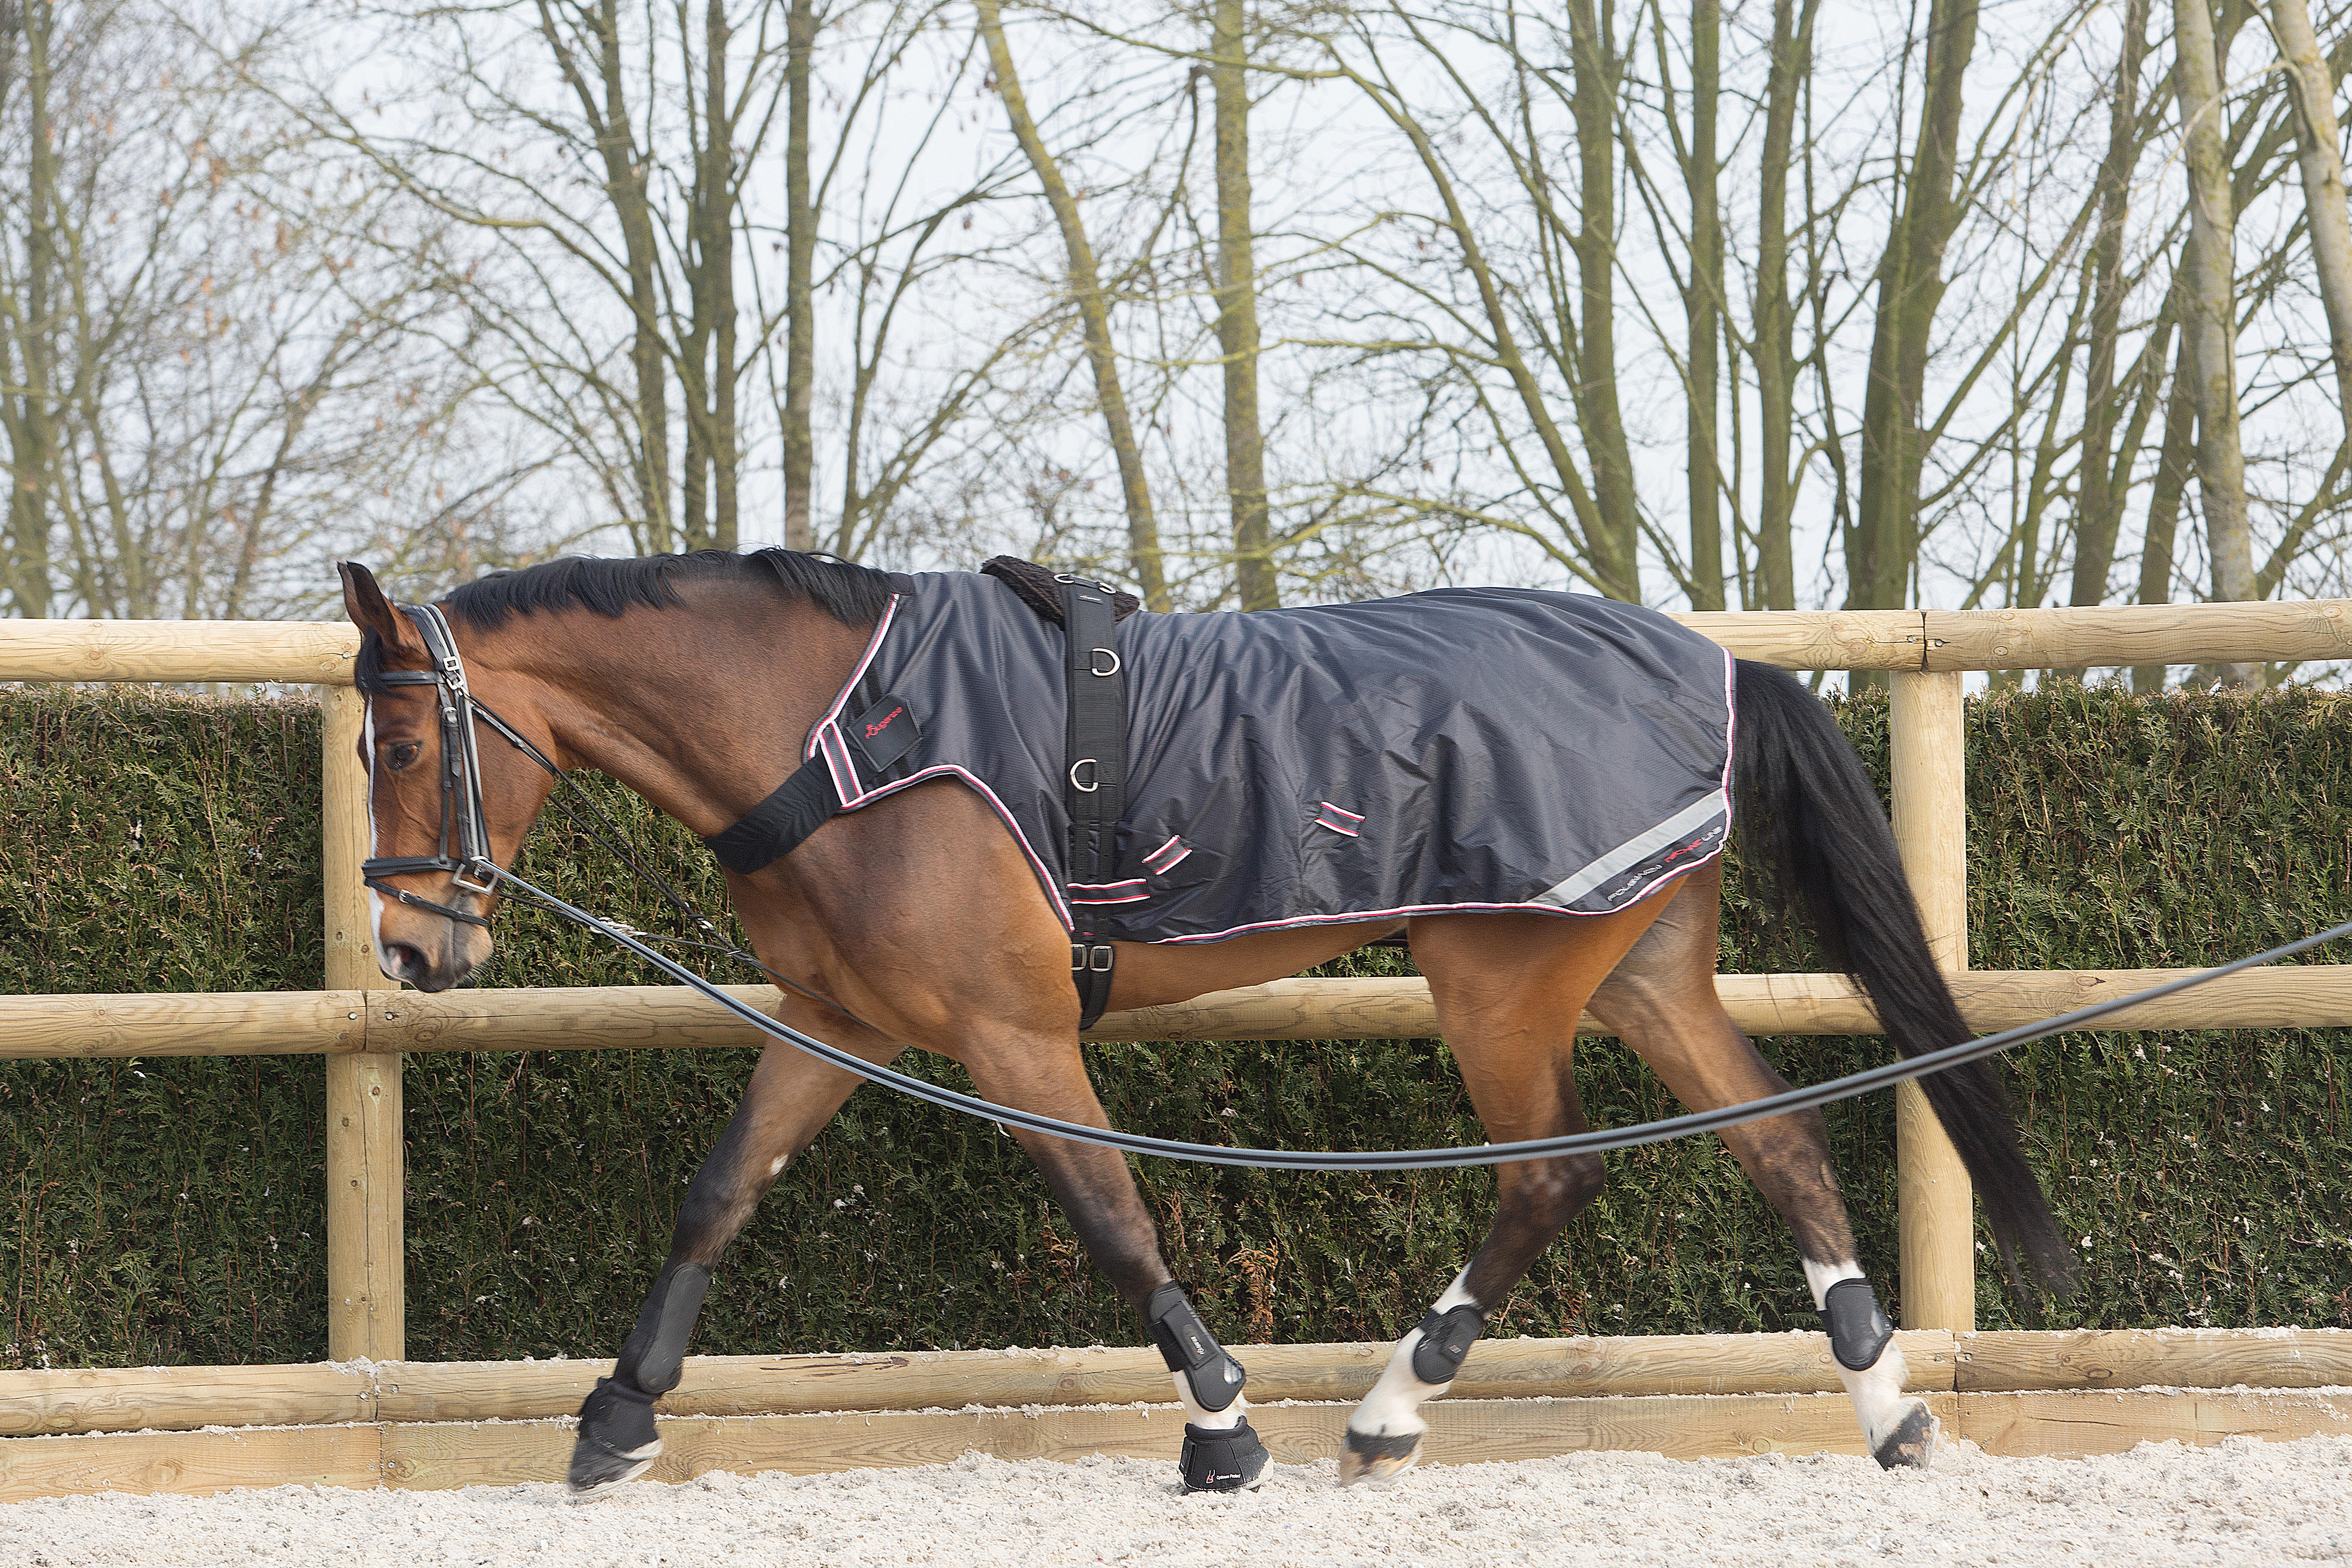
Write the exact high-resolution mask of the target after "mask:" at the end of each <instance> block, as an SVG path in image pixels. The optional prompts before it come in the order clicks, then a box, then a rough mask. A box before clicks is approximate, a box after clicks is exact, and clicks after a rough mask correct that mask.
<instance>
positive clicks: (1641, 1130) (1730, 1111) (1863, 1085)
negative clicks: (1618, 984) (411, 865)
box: [488, 867, 2352, 1171]
mask: <svg viewBox="0 0 2352 1568" xmlns="http://www.w3.org/2000/svg"><path fill="white" fill-rule="evenodd" d="M488 870H489V873H490V874H491V875H493V876H495V878H496V879H497V880H498V881H499V882H502V883H506V884H509V885H511V886H513V887H515V888H517V889H520V890H521V891H522V892H524V893H526V894H528V895H530V898H531V900H533V901H535V902H536V903H537V904H538V905H539V907H540V908H541V909H544V910H550V911H551V912H553V913H555V914H559V915H562V917H563V918H564V919H565V920H568V921H572V923H573V924H575V925H580V926H584V927H586V928H587V929H588V930H590V931H599V932H602V933H603V934H604V936H606V937H608V938H610V939H611V940H612V941H613V942H614V943H616V944H618V945H619V946H621V947H624V948H626V949H627V950H628V951H629V952H634V953H635V954H636V955H637V956H638V957H640V958H642V959H644V960H645V961H646V963H650V964H652V965H653V966H654V967H655V968H656V969H659V970H660V971H661V972H662V973H665V974H667V975H669V976H670V977H671V978H672V979H674V980H677V981H678V982H680V983H681V984H686V985H690V986H692V987H693V988H694V989H695V990H697V991H699V992H700V993H702V994H704V995H705V996H708V997H709V998H710V1000H712V1001H713V1002H716V1003H718V1004H719V1005H720V1006H722V1007H725V1008H726V1009H727V1010H728V1011H729V1012H730V1013H733V1014H734V1015H735V1016H738V1017H740V1018H741V1019H742V1020H743V1021H744V1022H746V1023H748V1024H750V1025H751V1026H753V1027H754V1028H757V1029H759V1030H761V1032H762V1033H764V1034H767V1035H769V1036H771V1037H774V1038H776V1039H779V1040H782V1041H783V1042H785V1043H786V1044H787V1045H792V1046H797V1047H799V1048H801V1049H802V1050H803V1051H806V1052H807V1053H808V1054H809V1055H811V1056H813V1057H815V1058H818V1059H820V1060H822V1061H826V1062H830V1063H832V1064H833V1065H834V1066H835V1067H837V1068H842V1069H844V1070H845V1071H847V1072H853V1073H856V1075H857V1076H858V1077H860V1078H862V1079H866V1080H867V1081H868V1082H871V1083H878V1084H884V1085H887V1086H888V1087H889V1088H892V1089H897V1090H898V1091H899V1092H900V1093H902V1094H906V1095H908V1096H911V1097H912V1098H914V1099H916V1100H924V1101H926V1102H928V1103H929V1104H932V1105H936V1106H939V1107H940V1108H941V1109H943V1110H960V1111H962V1112H963V1113H964V1114H965V1115H967V1116H976V1117H979V1118H980V1119H981V1120H982V1121H995V1122H1001V1123H1003V1124H1004V1125H1006V1126H1010V1127H1024V1128H1027V1129H1028V1130H1029V1131H1032V1132H1043V1133H1045V1134H1047V1135H1049V1136H1052V1137H1055V1138H1066V1139H1068V1140H1069V1141H1070V1142H1074V1143H1092V1144H1094V1145H1096V1146H1097V1147H1099V1148H1104V1149H1117V1150H1119V1151H1121V1152H1125V1153H1129V1154H1156V1155H1159V1156H1160V1157H1161V1158H1162V1159H1169V1160H1188V1161H1191V1162H1192V1163H1196V1164H1202V1165H1241V1166H1246V1167H1250V1168H1254V1169H1258V1170H1286V1171H1439V1170H1448V1169H1453V1168H1456V1167H1459V1166H1464V1165H1504V1164H1510V1163H1514V1162H1517V1161H1520V1160H1551V1159H1557V1158H1559V1156H1561V1155H1563V1154H1605V1153H1610V1152H1614V1151H1616V1150H1620V1149H1636V1148H1640V1147H1642V1146H1643V1145H1644V1144H1648V1143H1664V1142H1671V1141H1673V1140H1675V1139H1676V1138H1688V1137H1691V1136H1693V1135H1695V1134H1696V1133H1701V1132H1716V1131H1721V1130H1722V1129H1724V1128H1726V1127H1737V1126H1738V1125H1739V1124H1740V1123H1741V1122H1743V1121H1762V1120H1763V1119H1764V1118H1766V1117H1768V1116H1781V1115H1785V1114H1786V1113H1788V1112H1789V1111H1791V1110H1811V1109H1812V1108H1813V1107H1815V1106H1818V1105H1827V1104H1829V1103H1830V1102H1831V1101H1832V1100H1851V1099H1853V1098H1854V1097H1855V1096H1857V1095H1863V1094H1868V1093H1869V1092H1871V1091H1872V1090H1873V1089H1885V1088H1886V1087H1888V1086H1889V1085H1892V1084H1896V1083H1900V1082H1902V1081H1903V1080H1904V1079H1916V1078H1924V1077H1926V1076H1927V1074H1929V1073H1934V1072H1941V1071H1942V1070H1944V1069H1945V1068H1955V1067H1958V1066H1961V1065H1962V1064H1963V1063H1967V1062H1972V1061H1979V1060H1981V1059H1983V1058H1986V1057H1991V1056H1997V1055H1999V1054H2000V1052H2002V1051H2005V1050H2007V1049H2009V1048H2010V1047H2011V1046H2021V1045H2024V1044H2026V1043H2028V1042H2029V1041H2032V1040H2038V1039H2041V1038H2042V1037H2044V1036H2046V1035H2055V1034H2061V1033H2063V1032H2064V1031H2066V1030H2068V1029H2079V1028H2082V1027H2084V1026H2086V1025H2088V1024H2090V1023H2092V1022H2094V1021H2095V1020H2096V1019H2100V1018H2104V1017H2106V1016H2109V1015H2111V1014H2115V1013H2119V1012H2121V1011H2123V1010H2124V1009H2125V1008H2126V1007H2132V1006H2137V1005H2139V1004H2140V1003H2142V1002H2153V1001H2155V1000H2156V999H2157V998H2158V997H2161V996H2170V995H2172V994H2175V993H2177V992H2181V991H2186V990H2188V989H2189V987H2191V986H2194V985H2202V984H2205V983H2206V982H2207V981H2210V980H2219V979H2221V977H2222V976H2223V975H2227V974H2235V973H2238V972H2239V971H2241V970H2244V969H2252V968H2254V967H2255V966H2257V965H2259V964H2264V963H2273V962H2274V961H2276V960H2278V959H2282V958H2292V957H2294V955H2295V954H2296V953H2299V952H2309V951H2311V950H2312V949H2313V948H2315V947H2320V946H2324V945H2326V943H2328V942H2335V941H2336V940H2337V939H2339V938H2341V937H2346V936H2352V921H2345V922H2344V923H2343V924H2341V925H2335V926H2330V927H2328V928H2327V929H2326V931H2320V932H2318V933H2316V934H2315V935H2312V936H2306V937H2303V938H2300V939H2299V940H2297V941H2294V942H2286V943H2284V944H2283V945H2281V946H2278V947H2274V948H2272V949H2271V950H2270V951H2268V952H2257V953H2255V954H2253V955H2252V956H2251V957H2247V958H2241V959H2237V960H2235V961H2234V962H2232V963H2224V964H2221V965H2218V966H2216V967H2215V968H2212V969H2200V970H2199V971H2198V972H2197V973H2194V974H2184V975H2182V976H2180V977H2179V979H2177V980H2168V981H2166V982H2165V983H2164V984H2161V985H2151V986H2149V987H2148V988H2147V990H2145V991H2136V992H2134V993H2132V994H2130V995H2128V996H2117V997H2115V998H2114V999H2112V1000H2110V1001H2105V1002H2097V1003H2094V1004H2093V1005H2090V1006H2088V1007H2078V1008H2076V1009H2075V1010H2074V1011H2073V1012H2071V1013H2061V1014H2059V1015H2058V1016H2055V1017H2053V1018H2044V1019H2043V1020H2042V1021H2041V1022H2040V1023H2038V1024H2021V1025H2020V1026H2017V1027H2016V1028H2013V1029H2003V1030H2001V1031H2000V1033H1999V1034H1996V1035H1986V1036H1984V1037H1981V1038H1979V1039H1974V1040H1963V1041H1961V1042H1960V1043H1959V1044H1958V1045H1956V1046H1947V1047H1944V1048H1943V1049H1941V1050H1937V1051H1930V1052H1928V1053H1927V1054H1926V1055H1925V1056H1917V1057H1911V1058H1906V1059H1905V1060H1902V1061H1895V1062H1888V1063H1886V1064H1885V1065H1884V1066H1882V1067H1874V1068H1864V1070H1863V1071H1861V1072H1857V1073H1848V1074H1847V1075H1846V1076H1845V1077H1843V1078H1835V1079H1830V1080H1829V1081H1828V1082H1826V1083H1817V1084H1814V1085H1813V1086H1812V1087H1811V1088H1810V1089H1790V1090H1789V1091H1788V1092H1786V1093H1785V1094H1776V1095H1772V1096H1769V1097H1768V1098H1766V1099H1763V1100H1748V1101H1747V1102H1745V1103H1744V1104H1740V1105H1727V1106H1724V1107H1721V1108H1720V1109H1718V1110H1700V1111H1694V1112H1692V1113H1690V1114H1689V1115H1686V1116H1670V1117H1667V1118H1666V1119H1664V1121H1645V1122H1643V1123H1642V1124H1641V1125H1640V1126H1637V1127H1626V1128H1622V1129H1607V1128H1604V1129H1601V1130H1599V1131H1591V1132H1573V1133H1570V1134H1568V1135H1566V1136H1564V1137H1559V1138H1531V1139H1528V1140H1526V1141H1525V1142H1517V1143H1481V1144H1478V1145H1475V1146H1474V1147H1470V1148H1462V1149H1395V1150H1355V1151H1346V1152H1339V1153H1322V1152H1316V1151H1314V1150H1302V1149H1236V1148H1228V1147H1223V1146H1221V1145H1219V1144H1214V1143H1186V1142H1181V1141H1179V1140H1175V1139H1170V1138H1152V1137H1148V1136H1145V1135H1143V1134H1141V1133H1134V1132H1121V1131H1117V1130H1115V1129H1105V1128H1100V1127H1087V1126H1085V1125H1082V1124H1081V1123H1078V1122H1075V1121H1060V1120H1058V1119H1057V1118H1055V1117H1051V1116H1040V1115H1038V1114H1036V1113H1035V1112H1034V1111H1028V1110H1019V1109H1017V1108H1015V1107H1013V1106H1009V1105H997V1104H994V1103H992V1102H991V1101H989V1100H982V1099H981V1098H979V1097H978V1096H977V1095H970V1094H959V1093H957V1092H956V1091H955V1090H954V1089H941V1088H940V1087H939V1086H938V1085H937V1084H929V1083H925V1082H924V1081H923V1080H922V1079H919V1078H913V1077H909V1076H908V1074H906V1073H902V1072H898V1071H894V1070H893V1069H891V1068H886V1067H877V1066H876V1065H875V1064H873V1063H872V1062H869V1061H866V1060H865V1059H863V1058H859V1057H855V1056H852V1055H851V1054H850V1053H848V1052H847V1051H845V1050H842V1049H841V1048H840V1047H836V1046H829V1045H826V1044H825V1043H824V1041H823V1040H820V1039H817V1038H815V1037H812V1036H809V1035H804V1034H803V1033H801V1032H800V1031H799V1030H798V1029H795V1028H793V1026H791V1025H789V1024H786V1023H784V1022H782V1020H781V1019H776V1018H771V1017H769V1016H767V1015H766V1014H765V1013H762V1012H761V1011H760V1010H759V1009H758V1008H756V1007H754V1006H752V1005H751V1004H750V1003H748V1002H743V1001H740V1000H738V999H737V998H735V997H733V996H730V995H729V994H727V993H726V992H724V991H722V990H720V989H719V987H718V986H716V985H714V984H711V983H710V982H709V981H708V980H705V979H704V978H703V977H702V976H700V975H699V974H697V973H694V972H693V971H692V970H690V969H688V968H687V967H686V966H685V965H684V964H682V963H677V961H676V960H674V959H672V958H670V957H669V956H668V955H667V954H666V953H662V952H656V950H655V949H653V948H652V947H650V946H648V945H646V943H645V942H642V941H640V940H638V939H637V938H636V937H635V936H632V935H631V934H629V933H628V932H626V931H621V930H619V929H617V928H616V927H614V926H613V925H611V924H610V923H608V922H606V921H602V920H600V919H598V918H597V917H596V916H594V915H592V914H590V913H588V911H586V910H583V909H580V908H578V907H576V906H574V905H572V904H568V903H566V902H564V901H563V900H562V899H559V898H557V897H556V896H555V895H554V894H552V893H550V892H547V891H545V890H544V889H541V888H538V887H536V886H534V885H532V884H531V883H530V882H527V881H525V880H523V879H521V878H520V877H518V876H516V875H515V874H514V873H513V872H511V871H509V870H505V869H503V868H498V867H491V868H488ZM762 967H764V966H762Z"/></svg>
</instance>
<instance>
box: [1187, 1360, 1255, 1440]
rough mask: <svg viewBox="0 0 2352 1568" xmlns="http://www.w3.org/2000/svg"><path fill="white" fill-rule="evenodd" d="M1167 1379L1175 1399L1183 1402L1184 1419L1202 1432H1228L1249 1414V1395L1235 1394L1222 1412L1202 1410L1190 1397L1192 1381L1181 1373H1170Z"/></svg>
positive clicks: (1197, 1401)
mask: <svg viewBox="0 0 2352 1568" xmlns="http://www.w3.org/2000/svg"><path fill="white" fill-rule="evenodd" d="M1168 1375H1169V1377H1170V1379H1171V1381H1173V1382H1174V1383H1175V1384H1176V1397H1177V1398H1179V1399H1181V1400H1182V1401H1183V1402H1184V1419H1185V1420H1186V1421H1187V1422H1189V1423H1191V1424H1192V1426H1198V1427H1199V1428H1200V1429H1201V1430H1202V1431H1203V1432H1230V1431H1232V1430H1233V1429H1234V1427H1236V1426H1240V1425H1241V1424H1242V1418H1243V1417H1244V1415H1247V1414H1248V1413H1249V1395H1247V1394H1234V1402H1233V1403H1232V1404H1231V1405H1226V1406H1225V1407H1224V1408H1223V1410H1204V1409H1202V1407H1201V1402H1200V1401H1199V1400H1197V1399H1195V1398H1193V1397H1192V1378H1191V1377H1190V1376H1189V1375H1188V1374H1186V1373H1181V1372H1171V1373H1169V1374H1168Z"/></svg>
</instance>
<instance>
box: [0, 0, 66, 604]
mask: <svg viewBox="0 0 2352 1568" xmlns="http://www.w3.org/2000/svg"><path fill="white" fill-rule="evenodd" d="M20 15H21V16H22V18H23V25H24V29H25V34H24V37H25V71H26V82H25V89H26V116H27V119H26V130H27V132H29V134H30V136H31V140H32V145H31V146H30V147H29V148H27V149H26V167H27V173H28V175H29V178H28V179H27V181H26V184H27V186H28V189H27V190H26V193H25V196H26V202H25V223H26V230H25V317H24V320H22V321H19V322H17V323H16V332H17V344H18V353H19V354H20V355H21V356H22V363H23V366H24V375H25V386H24V391H23V393H22V395H21V396H20V399H19V401H18V403H17V408H18V410H19V412H18V415H17V417H16V420H14V421H13V424H14V425H15V426H16V428H15V429H14V430H13V431H12V432H11V434H12V435H13V436H14V437H15V440H14V441H13V442H12V450H11V452H10V454H9V457H10V468H11V473H10V475H9V478H10V479H11V481H12V483H11V484H10V486H9V491H8V544H9V555H10V557H11V559H10V561H9V563H8V564H9V568H10V574H11V576H12V578H13V579H14V581H13V584H12V587H13V590H14V592H13V593H12V595H11V599H12V601H13V604H12V607H13V608H14V609H15V610H16V614H18V615H19V616H25V617H26V618H27V619H30V620H40V619H44V618H46V617H47V615H48V613H49V521H50V518H49V511H50V499H51V497H50V487H51V485H53V484H54V483H55V482H56V479H57V405H56V403H55V400H54V395H53V394H54V389H53V387H52V385H51V383H52V382H53V381H54V380H55V378H56V374H57V367H56V364H55V363H54V361H55V352H54V351H55V344H56V337H55V333H56V322H54V321H52V320H51V319H50V317H51V313H52V312H51V307H50V299H49V291H50V285H51V283H52V282H53V281H54V279H53V278H52V274H53V273H54V272H55V271H56V268H57V236H56V234H55V233H54V231H53V229H52V225H53V223H54V222H55V219H56V216H57V213H56V208H57V168H58V159H57V147H56V144H55V142H53V141H52V138H53V137H54V135H55V134H56V129H55V127H54V126H53V125H52V124H51V123H50V117H49V43H50V40H51V38H52V37H54V35H55V33H56V29H57V14H56V11H55V10H54V8H53V7H52V5H51V4H50V0H25V5H24V6H23V9H22V11H21V12H20Z"/></svg>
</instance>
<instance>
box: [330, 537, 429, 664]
mask: <svg viewBox="0 0 2352 1568" xmlns="http://www.w3.org/2000/svg"><path fill="white" fill-rule="evenodd" d="M335 570H336V571H337V572H338V573H340V574H341V576H342V579H343V614H345V615H347V616H351V618H352V625H353V626H359V627H362V628H363V629H365V630H367V631H372V632H373V633H374V634H375V635H376V636H377V637H381V638H383V644H384V647H385V648H386V649H387V650H388V651H394V652H398V653H404V654H408V655H410V656H412V657H414V658H420V659H421V658H424V657H425V642H424V639H423V638H421V637H418V636H417V635H416V627H415V625H414V624H412V623H411V622H410V620H409V618H408V617H407V616H404V615H402V614H401V613H400V612H399V611H398V610H396V609H394V608H393V605H392V601H391V600H390V599H387V598H385V597H384V595H383V589H382V588H379V587H377V586H376V582H375V574H373V573H372V572H370V571H369V570H368V569H367V568H366V567H364V566H362V565H361V564H360V563H358V562H356V561H343V562H339V563H336V566H335Z"/></svg>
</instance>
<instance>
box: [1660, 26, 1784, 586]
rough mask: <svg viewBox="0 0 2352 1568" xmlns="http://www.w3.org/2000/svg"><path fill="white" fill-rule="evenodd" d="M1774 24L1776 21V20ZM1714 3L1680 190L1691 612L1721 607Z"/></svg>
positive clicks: (1695, 77) (1718, 40) (1703, 32)
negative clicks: (1686, 249)
mask: <svg viewBox="0 0 2352 1568" xmlns="http://www.w3.org/2000/svg"><path fill="white" fill-rule="evenodd" d="M1775 19H1776V20H1777V17H1776V18H1775ZM1722 35H1723V6H1722V3H1721V0H1694V4H1693V5H1692V7H1691V140H1690V155H1689V160H1688V163H1687V165H1686V167H1685V173H1684V181H1683V183H1684V184H1685V187H1686V188H1687V189H1688V190H1689V193H1690V212H1691V261H1690V268H1691V270H1690V289H1689V292H1688V293H1687V294H1685V296H1684V299H1683V320H1684V322H1685V326H1686V328H1687V331H1686V332H1685V341H1686V342H1688V343H1689V345H1690V351H1689V352H1690V367H1689V386H1688V388H1687V393H1688V404H1689V413H1688V427H1689V435H1688V441H1689V450H1690V462H1689V468H1690V474H1689V479H1690V583H1691V608H1692V609H1694V610H1719V609H1722V608H1723V521H1722V511H1721V509H1720V507H1719V506H1718V504H1717V490H1718V489H1719V487H1720V484H1721V475H1720V470H1719V468H1718V467H1717V458H1716V412H1717V411H1716V400H1717V379H1718V374H1717V357H1716V346H1717V334H1718V331H1719V330H1720V327H1721V318H1720V312H1721V310H1722V308H1723V300H1724V293H1723V226H1722V222H1721V214H1720V213H1719V212H1718V211H1717V206H1716V194H1715V186H1716V152H1715V100H1716V95H1717V93H1718V92H1719V91H1721V89H1722V85H1723V84H1722V68H1721V63H1720V52H1721V48H1722V42H1723V37H1722Z"/></svg>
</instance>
